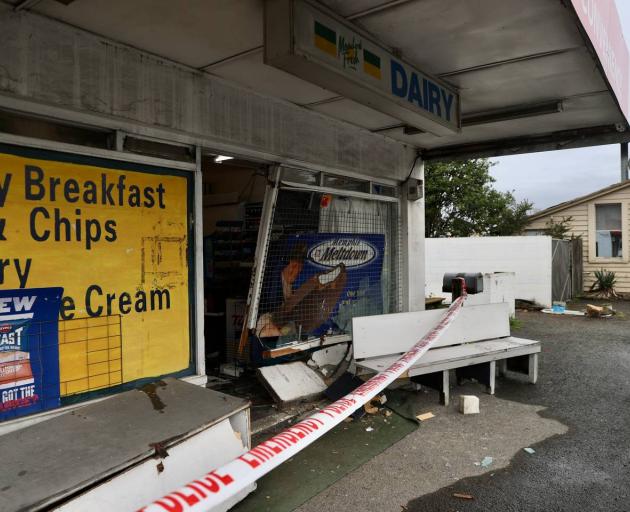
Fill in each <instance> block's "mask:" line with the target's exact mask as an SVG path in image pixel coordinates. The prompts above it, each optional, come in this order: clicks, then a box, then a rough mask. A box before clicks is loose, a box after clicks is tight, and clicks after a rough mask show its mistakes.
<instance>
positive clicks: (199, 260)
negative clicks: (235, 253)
mask: <svg viewBox="0 0 630 512" xmlns="http://www.w3.org/2000/svg"><path fill="white" fill-rule="evenodd" d="M195 157H196V158H195V162H196V168H195V178H194V185H193V187H194V192H193V229H194V237H195V246H194V251H195V253H194V254H195V258H194V265H195V268H194V274H193V275H194V279H195V282H194V290H195V311H194V314H195V322H194V328H195V332H194V340H195V347H194V350H195V363H196V373H197V375H202V376H204V377H205V375H206V345H205V337H204V334H203V333H204V321H205V317H204V294H203V288H204V278H203V173H202V170H201V148H200V147H199V146H197V147H196V148H195ZM192 284H193V283H191V285H192ZM203 385H205V381H204V383H203Z"/></svg>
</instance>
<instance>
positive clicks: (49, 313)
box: [0, 288, 63, 421]
mask: <svg viewBox="0 0 630 512" xmlns="http://www.w3.org/2000/svg"><path fill="white" fill-rule="evenodd" d="M62 294H63V289H62V288H32V289H20V290H0V421H2V420H7V419H12V418H15V417H18V416H23V415H25V414H32V413H34V412H39V411H43V410H46V409H51V408H54V407H58V406H59V333H58V329H59V327H58V320H57V319H58V317H59V307H60V304H61V297H62Z"/></svg>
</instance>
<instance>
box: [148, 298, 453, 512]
mask: <svg viewBox="0 0 630 512" xmlns="http://www.w3.org/2000/svg"><path fill="white" fill-rule="evenodd" d="M464 299H465V291H464V294H463V295H462V296H461V297H459V298H457V299H456V300H454V301H453V303H452V304H451V306H450V308H449V309H448V311H447V312H446V314H445V315H444V317H443V318H442V320H441V321H440V322H439V323H438V324H437V326H436V327H435V328H433V329H432V330H431V331H429V332H428V333H427V334H426V335H425V336H424V337H423V338H422V339H421V340H420V341H418V342H417V343H416V344H415V345H414V346H413V347H412V348H411V350H409V351H408V352H406V353H405V354H403V356H402V357H400V358H399V359H398V360H397V361H396V362H395V363H393V364H392V365H391V366H390V367H389V368H387V369H386V370H384V371H382V372H380V373H378V374H376V375H375V376H374V377H372V378H371V379H369V380H368V381H366V382H365V383H363V384H362V385H361V386H359V387H358V388H357V389H355V390H354V391H352V392H351V393H349V394H347V395H346V396H344V397H343V398H340V399H339V400H337V401H336V402H334V403H332V404H330V405H328V406H326V407H324V408H323V409H320V410H318V411H317V412H316V413H315V414H312V415H311V416H309V417H308V418H306V419H304V420H302V421H300V422H298V423H296V424H295V425H293V426H291V427H289V428H287V429H286V430H283V431H282V432H280V433H279V434H276V435H275V436H273V437H271V438H269V439H268V440H266V441H263V442H262V443H260V444H259V445H258V446H256V447H255V448H252V449H251V450H249V451H248V452H247V453H245V454H243V455H241V456H240V457H238V458H236V459H234V460H232V461H231V462H229V463H227V464H225V465H224V466H222V467H221V468H218V469H215V470H213V471H210V472H209V473H207V474H205V475H203V476H200V477H199V479H197V480H193V481H192V482H190V483H189V484H188V485H185V486H183V487H180V488H179V489H177V490H176V491H173V492H171V493H170V494H168V495H166V496H164V497H163V498H160V499H159V500H156V501H155V502H153V503H152V504H150V505H148V506H146V507H144V508H142V509H140V510H139V511H138V512H208V511H210V510H212V509H213V508H214V507H215V506H217V505H220V504H221V503H224V502H225V501H226V500H228V499H229V498H231V497H233V496H234V495H235V494H237V493H238V492H240V491H242V490H243V489H245V488H246V487H248V486H249V485H251V484H253V483H254V482H256V481H257V480H258V479H259V478H261V477H262V476H263V475H265V474H267V473H268V472H269V471H271V470H272V469H274V468H275V467H277V466H279V465H280V464H282V463H283V462H284V461H286V460H288V459H290V458H291V457H293V456H294V455H295V454H296V453H298V452H299V451H301V450H303V449H304V448H306V447H307V446H308V445H310V444H311V443H313V442H314V441H315V440H317V439H318V438H320V437H321V436H323V435H324V434H325V433H326V432H328V431H330V430H332V429H333V428H334V427H336V426H337V425H338V424H339V423H341V422H342V421H343V420H344V419H345V418H347V417H348V416H350V415H351V414H352V413H353V412H354V411H356V410H357V409H359V408H361V407H363V405H364V404H366V403H367V402H368V401H369V400H371V399H372V398H374V397H375V396H376V395H377V394H378V393H379V392H380V391H382V390H383V389H385V388H386V387H387V386H389V385H390V384H391V383H392V382H394V380H396V379H397V378H399V377H400V376H401V375H403V374H404V373H405V372H406V371H407V370H408V369H409V368H410V367H411V365H413V364H414V363H415V362H416V361H417V360H418V359H419V358H420V357H421V356H422V355H423V354H424V353H425V352H426V351H427V350H429V348H431V346H432V345H434V344H435V343H436V342H437V341H438V340H439V339H440V337H441V336H442V334H443V333H444V331H445V330H446V328H447V327H448V326H449V325H450V324H451V322H452V321H453V320H454V319H455V317H456V316H457V314H458V313H459V311H460V310H461V308H462V305H463V301H464Z"/></svg>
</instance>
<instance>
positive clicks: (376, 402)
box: [363, 394, 387, 414]
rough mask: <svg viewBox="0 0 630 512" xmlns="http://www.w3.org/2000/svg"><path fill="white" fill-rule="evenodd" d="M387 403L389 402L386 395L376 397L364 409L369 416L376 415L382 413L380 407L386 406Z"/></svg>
mask: <svg viewBox="0 0 630 512" xmlns="http://www.w3.org/2000/svg"><path fill="white" fill-rule="evenodd" d="M385 402H387V397H386V396H385V394H381V395H378V396H375V397H374V398H372V400H370V401H369V402H368V403H366V404H364V405H363V409H364V410H365V412H367V413H368V414H376V413H378V412H379V411H380V408H379V406H380V405H384V404H385Z"/></svg>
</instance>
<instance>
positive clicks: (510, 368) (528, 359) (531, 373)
mask: <svg viewBox="0 0 630 512" xmlns="http://www.w3.org/2000/svg"><path fill="white" fill-rule="evenodd" d="M511 372H513V373H519V374H523V375H527V380H528V381H529V382H530V383H531V384H536V382H538V353H536V354H529V355H526V356H518V357H512V358H510V359H502V360H501V361H499V375H501V376H502V377H507V376H509V373H511Z"/></svg>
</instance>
